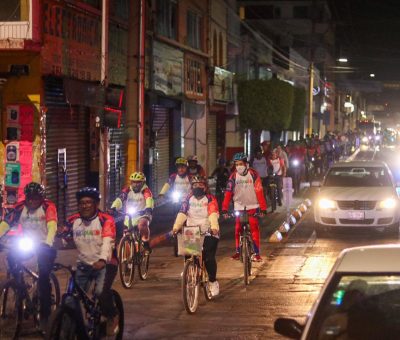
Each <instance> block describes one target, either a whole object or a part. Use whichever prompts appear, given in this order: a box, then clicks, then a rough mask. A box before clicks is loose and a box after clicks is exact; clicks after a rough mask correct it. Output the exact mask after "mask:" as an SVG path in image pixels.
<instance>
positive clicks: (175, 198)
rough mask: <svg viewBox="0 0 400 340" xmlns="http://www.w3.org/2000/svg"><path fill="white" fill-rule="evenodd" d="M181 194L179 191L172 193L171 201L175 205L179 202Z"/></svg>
mask: <svg viewBox="0 0 400 340" xmlns="http://www.w3.org/2000/svg"><path fill="white" fill-rule="evenodd" d="M181 195H182V194H181V193H180V192H179V191H174V192H173V193H172V200H173V201H174V202H175V203H176V202H179V200H180V198H181Z"/></svg>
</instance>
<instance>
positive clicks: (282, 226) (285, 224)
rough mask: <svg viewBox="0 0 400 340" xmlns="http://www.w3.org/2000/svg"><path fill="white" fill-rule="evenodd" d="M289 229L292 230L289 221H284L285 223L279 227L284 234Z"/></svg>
mask: <svg viewBox="0 0 400 340" xmlns="http://www.w3.org/2000/svg"><path fill="white" fill-rule="evenodd" d="M289 230H290V225H289V223H287V222H283V223H282V224H281V225H280V226H279V229H278V231H279V232H280V233H284V234H286V233H288V232H289Z"/></svg>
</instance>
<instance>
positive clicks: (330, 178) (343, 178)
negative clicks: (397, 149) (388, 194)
mask: <svg viewBox="0 0 400 340" xmlns="http://www.w3.org/2000/svg"><path fill="white" fill-rule="evenodd" d="M324 186H326V187H390V186H392V183H391V180H390V176H389V174H388V172H387V170H386V169H385V168H384V167H354V168H352V167H338V168H336V167H335V168H332V169H331V170H330V171H329V173H328V175H327V176H326V180H325V183H324Z"/></svg>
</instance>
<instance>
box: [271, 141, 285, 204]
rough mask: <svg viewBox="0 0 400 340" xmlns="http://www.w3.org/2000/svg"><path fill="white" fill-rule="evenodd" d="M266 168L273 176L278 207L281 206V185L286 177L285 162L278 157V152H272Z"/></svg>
mask: <svg viewBox="0 0 400 340" xmlns="http://www.w3.org/2000/svg"><path fill="white" fill-rule="evenodd" d="M268 166H269V167H270V168H271V170H272V173H273V174H274V175H275V183H276V187H277V191H278V205H279V206H282V183H283V177H286V167H285V161H284V160H283V159H281V158H279V157H278V151H277V150H276V149H274V150H272V153H271V157H270V158H269V159H268Z"/></svg>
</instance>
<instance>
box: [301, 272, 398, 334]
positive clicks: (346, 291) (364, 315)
mask: <svg viewBox="0 0 400 340" xmlns="http://www.w3.org/2000/svg"><path fill="white" fill-rule="evenodd" d="M332 282H333V283H334V284H333V285H331V287H330V288H328V290H327V293H326V294H325V296H324V297H323V298H322V300H321V304H320V305H319V307H318V310H317V311H316V314H315V318H314V320H313V322H312V324H311V328H310V333H309V336H308V337H307V339H319V340H328V339H400V318H399V315H400V276H399V275H383V274H382V275H365V276H350V275H345V276H337V278H336V279H334V280H333V281H332Z"/></svg>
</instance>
